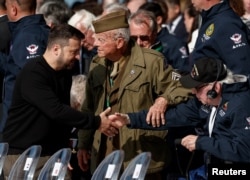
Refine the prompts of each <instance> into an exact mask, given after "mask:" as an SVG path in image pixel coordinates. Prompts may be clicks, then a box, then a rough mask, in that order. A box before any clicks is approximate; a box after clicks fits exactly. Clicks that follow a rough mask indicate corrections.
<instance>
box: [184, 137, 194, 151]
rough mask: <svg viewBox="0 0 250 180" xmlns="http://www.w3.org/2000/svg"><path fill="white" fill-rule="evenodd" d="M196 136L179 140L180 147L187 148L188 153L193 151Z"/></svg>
mask: <svg viewBox="0 0 250 180" xmlns="http://www.w3.org/2000/svg"><path fill="white" fill-rule="evenodd" d="M197 138H198V136H195V135H188V136H186V137H184V138H182V140H181V145H182V146H184V147H185V148H187V149H188V150H189V151H194V150H195V149H196V147H195V144H196V140H197Z"/></svg>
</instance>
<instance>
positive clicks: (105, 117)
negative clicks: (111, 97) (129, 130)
mask: <svg viewBox="0 0 250 180" xmlns="http://www.w3.org/2000/svg"><path fill="white" fill-rule="evenodd" d="M110 111H111V108H110V107H109V108H107V109H106V110H105V111H103V112H102V113H101V114H100V117H101V123H100V126H99V128H98V130H99V131H100V132H101V133H103V134H105V135H106V136H109V137H112V136H115V135H116V134H118V129H119V128H122V127H123V126H126V125H128V124H130V119H129V117H128V115H127V114H122V113H114V114H111V115H110V114H109V113H110Z"/></svg>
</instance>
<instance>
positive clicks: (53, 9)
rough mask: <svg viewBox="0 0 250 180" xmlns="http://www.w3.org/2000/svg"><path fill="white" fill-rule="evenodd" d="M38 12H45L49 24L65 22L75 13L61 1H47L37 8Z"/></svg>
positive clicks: (51, 25)
mask: <svg viewBox="0 0 250 180" xmlns="http://www.w3.org/2000/svg"><path fill="white" fill-rule="evenodd" d="M37 13H38V14H43V16H44V19H45V21H46V23H47V25H48V26H50V27H53V26H54V25H59V24H65V23H67V22H68V20H69V19H70V17H71V16H72V15H73V11H72V10H71V9H70V8H69V7H68V6H67V5H66V4H65V3H64V2H61V1H55V0H54V1H46V2H44V3H42V5H41V6H40V8H39V9H38V10H37Z"/></svg>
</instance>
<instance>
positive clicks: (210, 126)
mask: <svg viewBox="0 0 250 180" xmlns="http://www.w3.org/2000/svg"><path fill="white" fill-rule="evenodd" d="M217 109H218V108H216V107H212V111H211V113H210V117H209V123H208V133H209V137H211V136H212V132H213V128H214V121H215V118H216V114H217Z"/></svg>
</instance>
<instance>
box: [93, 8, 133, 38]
mask: <svg viewBox="0 0 250 180" xmlns="http://www.w3.org/2000/svg"><path fill="white" fill-rule="evenodd" d="M93 26H94V28H95V33H101V32H105V31H109V30H113V29H119V28H128V27H129V26H128V20H127V16H126V11H125V10H120V11H115V12H111V13H108V14H106V15H104V16H102V17H101V18H99V19H97V20H95V21H93Z"/></svg>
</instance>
